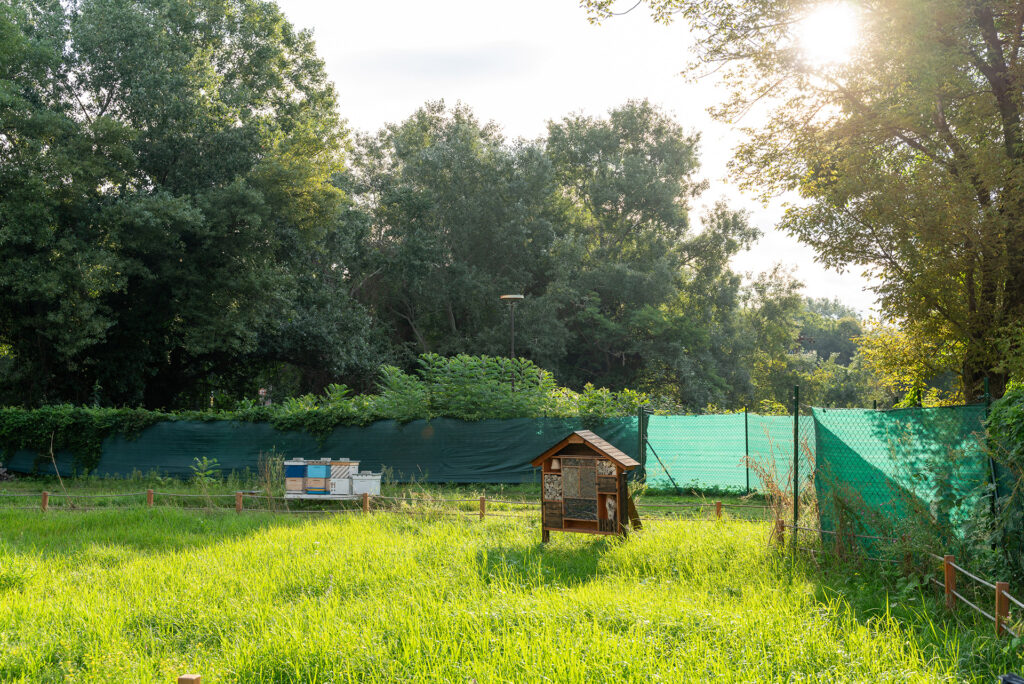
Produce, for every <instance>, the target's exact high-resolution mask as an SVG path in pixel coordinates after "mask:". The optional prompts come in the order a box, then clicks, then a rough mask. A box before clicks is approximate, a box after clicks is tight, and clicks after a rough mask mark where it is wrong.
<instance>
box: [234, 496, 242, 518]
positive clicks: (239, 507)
mask: <svg viewBox="0 0 1024 684" xmlns="http://www.w3.org/2000/svg"><path fill="white" fill-rule="evenodd" d="M241 512H242V492H235V513H241Z"/></svg>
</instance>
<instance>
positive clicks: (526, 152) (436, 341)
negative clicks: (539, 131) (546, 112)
mask: <svg viewBox="0 0 1024 684" xmlns="http://www.w3.org/2000/svg"><path fill="white" fill-rule="evenodd" d="M356 166H357V176H358V179H359V181H358V182H359V184H360V186H359V187H360V194H361V198H362V201H363V202H364V203H365V205H366V206H367V207H369V208H370V211H371V213H372V217H373V221H372V226H371V231H370V233H369V236H368V246H367V249H366V251H365V257H366V258H365V260H364V261H363V262H361V263H360V265H359V268H358V272H357V273H356V274H355V278H356V280H357V281H358V283H359V285H358V286H357V287H358V296H359V298H360V299H361V301H364V302H366V304H367V305H368V306H371V307H372V308H373V310H374V311H375V312H376V315H377V316H378V317H379V318H380V320H381V321H382V322H383V323H384V324H385V325H386V326H387V328H388V330H389V331H390V333H391V335H392V336H393V341H394V346H395V347H396V350H397V351H396V353H397V355H398V356H399V357H400V359H401V361H402V362H403V363H404V364H405V365H410V364H411V363H412V362H413V361H414V360H415V359H416V358H417V356H418V355H419V354H421V353H425V352H433V353H438V354H441V355H455V354H460V353H473V354H477V353H480V352H489V353H493V354H502V353H504V352H505V350H506V349H507V345H508V330H507V315H508V313H507V308H506V307H505V306H504V305H503V304H502V303H501V302H500V301H499V296H500V295H501V294H506V293H510V292H511V293H526V294H530V295H533V294H536V293H537V292H538V288H541V287H543V284H544V283H545V282H546V281H547V279H548V278H549V275H548V270H549V268H550V261H551V257H550V252H551V245H552V242H553V240H554V231H555V227H554V222H555V220H556V211H555V207H554V190H555V186H554V182H553V176H552V170H551V165H550V163H549V162H548V160H547V159H546V158H545V157H544V155H543V151H542V150H541V149H540V148H539V147H538V146H537V145H531V144H516V145H510V144H508V143H506V141H505V140H504V138H503V137H502V135H501V133H500V131H499V129H498V128H497V126H496V125H494V124H493V123H491V124H481V123H480V122H478V121H477V120H476V118H475V117H474V116H473V113H472V112H471V111H470V110H469V109H468V108H467V107H465V106H463V105H457V106H456V107H454V108H451V109H449V108H448V107H446V106H445V104H444V103H443V102H429V103H427V104H426V105H424V106H423V107H422V108H420V109H419V110H417V111H416V112H415V113H414V114H413V115H412V116H411V117H410V118H409V119H407V120H406V121H404V122H402V123H400V124H392V125H389V126H387V127H385V128H384V129H383V130H381V131H380V132H378V133H377V135H375V136H373V137H364V138H362V139H361V140H360V142H359V154H358V159H357V164H356ZM528 315H529V314H528ZM535 348H536V347H535Z"/></svg>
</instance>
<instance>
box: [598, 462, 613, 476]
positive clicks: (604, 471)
mask: <svg viewBox="0 0 1024 684" xmlns="http://www.w3.org/2000/svg"><path fill="white" fill-rule="evenodd" d="M603 475H611V476H614V475H615V464H614V463H612V462H611V461H604V460H600V461H598V462H597V476H598V477H601V476H603Z"/></svg>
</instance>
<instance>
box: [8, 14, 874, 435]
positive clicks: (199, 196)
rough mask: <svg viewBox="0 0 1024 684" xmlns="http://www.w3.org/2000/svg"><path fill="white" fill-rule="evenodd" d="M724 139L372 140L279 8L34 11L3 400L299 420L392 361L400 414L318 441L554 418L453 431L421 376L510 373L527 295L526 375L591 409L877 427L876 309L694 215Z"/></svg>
mask: <svg viewBox="0 0 1024 684" xmlns="http://www.w3.org/2000/svg"><path fill="white" fill-rule="evenodd" d="M698 143H699V140H698V137H697V136H696V135H695V134H692V133H689V132H687V131H686V130H685V129H684V126H683V125H682V124H681V123H680V122H677V121H674V120H673V119H672V118H671V117H670V116H668V115H667V114H666V113H665V112H663V111H661V110H659V109H658V108H657V107H654V106H652V105H651V104H650V103H648V102H646V101H632V102H627V103H625V104H623V105H622V106H620V107H617V108H615V109H613V110H612V111H610V112H609V114H608V116H606V117H587V116H582V115H572V116H568V117H565V118H562V119H555V120H552V121H550V122H549V126H548V132H547V135H546V137H545V138H543V139H540V140H534V141H521V140H520V141H514V142H513V141H509V140H507V139H505V137H504V136H503V135H502V133H501V131H500V128H499V127H498V126H497V125H496V124H494V123H481V122H479V121H478V120H477V119H476V118H475V117H474V115H473V113H472V112H471V111H469V110H468V108H466V107H464V106H456V107H454V108H449V107H446V106H445V105H444V104H443V103H440V102H434V103H427V104H426V105H424V106H423V107H422V108H421V109H419V110H418V111H416V112H415V113H413V114H412V116H410V117H409V118H408V119H406V120H404V121H401V122H398V123H394V124H390V125H388V126H386V127H384V128H383V129H382V130H380V131H379V132H377V133H375V134H365V135H359V136H355V137H354V139H353V136H350V135H349V133H348V131H347V130H346V129H345V127H344V126H343V124H342V121H341V119H340V113H339V111H338V106H337V98H336V95H335V92H334V88H333V86H332V85H331V83H330V82H328V81H327V79H326V77H325V73H324V67H323V64H322V62H321V61H320V60H319V58H318V57H317V56H316V54H315V50H314V45H313V42H312V38H311V36H310V35H309V34H308V33H305V32H300V31H295V30H294V29H293V28H292V27H291V26H290V25H289V24H288V22H287V21H285V20H284V18H283V16H282V15H281V13H280V11H279V10H278V9H277V7H276V6H275V5H274V4H273V3H271V2H264V1H261V0H200V1H199V2H191V1H186V0H158V1H156V2H147V3H141V2H138V1H137V0H78V1H76V2H63V3H62V2H58V1H57V0H46V1H38V2H37V1H36V0H14V1H13V2H9V3H5V4H4V5H2V6H0V404H7V405H20V406H26V407H34V406H41V405H48V404H50V405H52V404H62V403H71V404H78V405H81V404H89V405H92V406H98V407H114V406H142V407H145V408H147V409H152V410H167V411H173V410H198V409H203V408H207V407H209V406H210V402H211V397H212V400H213V403H214V406H215V407H217V408H225V409H227V408H232V407H234V405H235V404H236V402H237V401H239V400H242V399H244V398H252V399H255V398H256V397H257V396H261V395H260V394H259V392H260V390H261V389H262V390H265V391H266V394H265V395H264V396H267V397H269V398H270V399H271V400H272V401H274V403H275V405H278V404H282V403H284V402H286V401H288V399H289V398H294V397H302V396H304V395H307V394H310V393H312V394H314V395H321V394H324V393H325V392H326V393H327V394H329V395H331V396H334V395H335V394H336V392H335V391H334V390H330V389H329V388H330V387H331V386H332V385H336V384H344V385H345V386H347V387H351V388H353V389H354V390H355V391H359V392H366V391H372V389H373V387H374V385H375V384H376V383H377V382H378V380H379V378H378V369H379V368H381V366H385V365H386V366H389V367H393V369H397V370H392V369H389V370H388V371H386V374H387V377H386V384H387V385H388V387H389V388H390V390H389V391H390V392H391V394H390V395H389V396H395V397H398V396H401V397H402V400H401V402H397V401H396V403H392V404H390V405H388V407H387V408H386V409H383V408H382V409H381V410H380V411H377V410H376V409H367V408H364V407H363V405H362V404H361V403H359V402H360V401H362V400H357V399H346V400H344V401H343V402H342V403H341V404H339V406H343V408H337V407H333V405H332V408H328V409H324V410H323V413H324V414H330V417H328V418H323V419H318V421H322V424H324V425H327V424H332V421H334V422H336V421H338V420H363V417H364V416H366V415H377V414H384V415H389V416H395V417H399V416H422V415H426V414H431V415H432V414H435V413H436V414H438V415H442V414H443V415H448V414H450V413H452V412H454V413H457V414H459V415H467V416H475V415H495V414H499V415H505V414H506V413H509V412H511V413H515V414H521V413H523V412H527V413H528V412H530V411H534V412H540V413H543V412H544V411H547V410H549V407H546V406H541V405H540V404H537V405H535V404H534V403H531V402H533V400H532V399H530V398H529V396H530V395H529V394H527V393H523V394H519V393H517V394H516V395H515V397H512V398H496V397H492V396H488V395H472V401H479V402H481V405H480V406H479V408H476V409H472V408H470V407H469V405H468V403H467V402H468V400H464V401H463V404H462V405H461V406H458V407H455V408H452V407H449V406H441V407H440V408H438V407H436V406H431V405H430V403H429V402H430V401H434V402H436V401H440V400H439V399H438V398H436V397H434V398H430V399H429V400H428V398H427V397H426V395H424V394H423V391H424V390H423V388H422V387H420V386H419V385H417V384H416V383H415V382H411V383H410V382H409V381H408V379H407V378H405V377H404V376H403V375H402V373H409V372H412V371H413V370H414V369H415V368H416V366H417V359H418V358H419V356H420V355H421V354H439V355H441V356H445V357H452V356H458V355H463V354H468V355H474V356H476V355H480V354H488V355H491V356H499V355H505V354H506V353H507V352H506V350H507V349H508V346H509V320H508V319H509V311H508V306H507V304H505V303H504V302H502V301H500V300H499V298H498V297H499V295H501V294H507V293H521V294H524V295H525V296H526V299H525V300H524V301H522V302H521V303H520V304H519V305H518V307H517V311H516V315H517V325H516V349H517V353H516V356H522V357H525V358H528V359H530V360H531V361H532V362H533V363H536V364H537V365H538V366H541V367H543V368H545V369H548V370H550V371H551V373H553V375H554V378H557V380H558V382H559V383H561V384H563V385H565V386H567V387H570V388H572V389H574V390H576V391H581V392H586V391H587V390H586V387H587V385H588V384H590V385H593V386H596V387H608V388H610V389H611V390H615V391H622V390H624V389H626V388H632V389H635V390H636V391H641V392H645V393H648V394H649V395H651V396H652V397H655V398H656V399H657V401H658V402H659V405H662V406H665V407H678V408H679V409H680V410H685V411H699V410H704V409H705V408H706V407H708V406H716V407H719V408H729V409H738V408H742V407H743V406H745V405H746V406H758V405H760V404H762V403H765V402H767V403H768V404H773V405H776V404H782V403H785V402H786V401H787V397H788V396H789V393H790V392H791V388H792V385H793V384H794V383H796V382H800V383H801V384H804V385H807V386H809V387H810V386H813V387H815V388H818V389H814V390H808V392H809V394H808V398H811V397H812V396H813V397H820V401H821V402H823V403H836V404H839V405H844V404H848V403H854V404H856V403H861V404H863V403H866V402H868V401H869V398H868V396H867V394H868V393H869V391H870V388H869V387H868V383H867V382H865V381H864V378H863V377H862V374H861V372H860V370H859V366H857V362H856V360H855V356H856V355H855V350H854V348H853V344H852V343H851V342H850V337H851V335H852V334H853V333H855V332H856V329H857V323H856V321H852V319H851V320H849V321H848V320H846V318H845V316H846V314H847V313H849V312H843V316H839V317H838V318H836V317H834V316H832V313H833V312H834V311H835V310H837V309H835V306H836V304H835V303H832V304H831V305H830V306H832V309H829V310H828V312H827V313H826V314H818V313H816V312H815V311H814V310H813V307H811V308H808V306H807V305H806V304H805V302H804V300H803V299H802V298H801V297H800V296H798V295H797V289H798V287H799V286H798V284H797V283H795V282H793V281H792V279H791V278H789V276H788V275H786V274H785V273H784V272H783V271H781V270H779V269H775V270H769V271H768V272H767V273H765V274H762V275H761V276H760V277H758V278H757V279H756V280H755V281H754V282H753V283H752V284H750V285H747V286H745V285H743V283H742V279H741V277H740V276H739V275H738V274H737V273H735V272H734V271H733V270H732V269H731V267H730V260H731V259H732V257H733V256H735V255H736V254H737V253H738V252H739V251H741V250H744V249H747V248H749V247H750V245H751V244H752V243H753V242H754V241H755V240H756V239H757V237H758V235H759V231H758V230H757V229H756V228H755V227H754V226H752V225H750V224H749V222H748V219H747V217H746V216H745V215H744V214H743V213H741V212H737V211H734V210H731V209H729V208H728V207H727V206H725V205H723V204H718V205H716V206H714V207H712V208H711V209H710V210H708V211H707V212H706V213H705V214H704V215H703V216H700V217H696V216H694V215H693V213H692V210H691V205H692V203H693V201H694V198H695V197H696V196H698V195H699V194H700V193H701V192H703V191H704V190H705V188H706V187H707V183H706V182H705V181H703V180H702V179H701V178H700V176H699V148H698ZM815 316H824V318H822V321H825V319H826V318H828V319H829V320H828V321H827V322H826V323H827V325H828V326H832V327H831V328H829V329H828V330H826V329H825V328H824V327H823V326H825V325H826V323H823V322H821V321H818V322H815V321H816V320H817V319H815V318H814V317H815ZM832 318H836V320H832ZM839 319H842V321H840V320H839ZM801 338H802V339H804V340H807V339H811V338H813V339H816V340H821V341H820V342H815V343H813V344H807V343H806V342H801ZM833 357H834V358H833ZM509 363H512V362H509ZM515 363H518V362H515ZM467 372H468V371H467ZM526 382H528V379H527V380H526ZM544 382H547V383H549V384H552V385H553V383H554V379H553V378H547V379H546V380H544ZM403 392H404V394H403ZM460 396H462V395H460ZM295 401H298V402H299V405H301V404H303V403H309V399H308V397H307V398H303V399H296V400H295ZM380 401H384V402H386V401H387V400H386V399H381V400H380ZM452 401H455V399H454V398H453V399H452ZM545 401H548V400H547V399H544V400H543V401H542V402H541V404H543V403H544V402H545ZM503 402H504V403H503ZM509 402H512V403H511V404H510V403H509ZM321 403H322V402H321ZM506 404H507V405H506ZM321 408H323V407H321ZM275 410H276V409H275ZM281 410H282V411H283V410H284V409H281ZM437 412H440V413H437ZM83 415H84V414H83ZM318 415H319V414H318ZM275 420H277V418H275ZM289 420H290V419H289ZM300 422H301V421H300ZM318 424H320V423H318ZM44 431H45V432H46V434H49V433H50V432H54V431H55V430H54V426H53V425H51V424H50V423H49V422H46V423H45V427H43V428H40V430H39V433H40V434H42V433H43V432H44ZM31 441H33V443H35V442H38V441H39V440H38V439H36V438H33V440H31Z"/></svg>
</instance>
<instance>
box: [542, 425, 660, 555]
mask: <svg viewBox="0 0 1024 684" xmlns="http://www.w3.org/2000/svg"><path fill="white" fill-rule="evenodd" d="M531 463H532V464H533V466H534V467H537V466H540V468H541V472H542V475H541V480H542V484H541V502H542V507H541V522H542V525H541V528H542V530H543V531H542V532H541V539H542V540H543V541H544V542H547V541H548V539H550V536H551V531H552V530H554V531H557V532H585V533H587V534H619V535H623V536H625V534H626V526H627V525H628V524H630V523H632V525H633V527H634V528H636V529H639V528H640V517H639V516H638V515H637V513H636V507H635V506H634V505H633V500H632V499H631V498H629V492H628V491H627V489H626V474H627V473H628V472H629V471H631V470H633V469H634V468H636V467H637V466H639V465H640V464H639V463H637V462H636V461H634V460H633V459H632V458H630V457H629V456H627V455H626V454H624V453H623V452H622V451H620V450H618V449H616V448H615V447H613V446H612V445H611V444H609V443H608V442H606V441H605V440H603V439H601V438H600V437H598V436H597V435H595V434H594V433H593V432H591V431H590V430H577V431H576V432H573V433H572V434H571V435H569V436H568V437H566V438H565V439H563V440H562V441H561V442H559V443H558V444H556V445H554V446H553V447H551V448H550V449H548V450H547V451H545V452H544V453H543V454H541V455H540V456H538V457H537V458H535V459H533V461H531Z"/></svg>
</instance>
